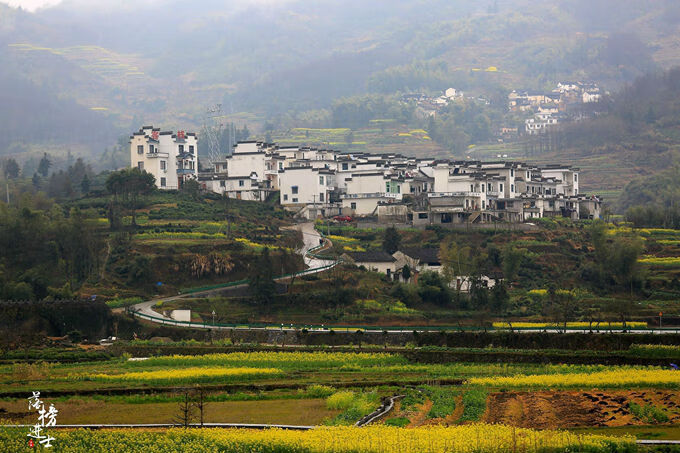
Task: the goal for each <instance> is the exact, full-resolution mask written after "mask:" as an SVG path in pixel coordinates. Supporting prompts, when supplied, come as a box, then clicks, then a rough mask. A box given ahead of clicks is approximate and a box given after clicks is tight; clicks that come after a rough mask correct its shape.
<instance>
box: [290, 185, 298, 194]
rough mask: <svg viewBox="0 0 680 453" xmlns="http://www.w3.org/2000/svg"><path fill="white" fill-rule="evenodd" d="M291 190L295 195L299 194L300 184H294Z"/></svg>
mask: <svg viewBox="0 0 680 453" xmlns="http://www.w3.org/2000/svg"><path fill="white" fill-rule="evenodd" d="M290 191H291V192H292V193H293V195H297V193H298V186H292V187H291V188H290Z"/></svg>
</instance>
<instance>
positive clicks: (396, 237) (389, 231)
mask: <svg viewBox="0 0 680 453" xmlns="http://www.w3.org/2000/svg"><path fill="white" fill-rule="evenodd" d="M400 246H401V234H399V231H397V229H396V228H395V227H394V226H391V227H387V228H385V233H384V234H383V241H382V248H383V250H384V251H386V252H387V253H389V254H390V255H391V254H393V253H394V252H396V251H397V250H399V247H400Z"/></svg>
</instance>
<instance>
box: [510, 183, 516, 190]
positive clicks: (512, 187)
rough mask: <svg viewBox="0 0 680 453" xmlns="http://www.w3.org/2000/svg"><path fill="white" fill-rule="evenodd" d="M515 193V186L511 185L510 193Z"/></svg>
mask: <svg viewBox="0 0 680 453" xmlns="http://www.w3.org/2000/svg"><path fill="white" fill-rule="evenodd" d="M514 191H515V185H514V184H510V192H514Z"/></svg>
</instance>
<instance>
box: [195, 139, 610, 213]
mask: <svg viewBox="0 0 680 453" xmlns="http://www.w3.org/2000/svg"><path fill="white" fill-rule="evenodd" d="M578 177H579V174H578V169H576V168H572V167H569V166H562V165H550V166H546V167H542V168H541V167H537V166H535V165H528V164H525V163H521V162H477V161H448V160H435V159H421V158H414V157H405V156H402V155H398V154H368V153H345V152H339V151H333V150H325V149H315V148H309V147H299V146H277V145H276V144H268V143H262V142H255V141H250V142H241V143H238V144H237V145H236V146H235V147H234V151H233V153H232V154H231V155H230V156H228V157H227V158H226V159H225V160H224V161H221V162H217V163H216V164H215V170H214V171H212V172H209V173H201V174H199V176H198V180H199V182H200V184H201V185H202V186H203V187H204V188H205V189H206V190H209V191H213V192H216V193H220V194H225V195H227V196H229V197H232V198H239V199H242V200H265V199H267V198H268V197H269V196H270V194H271V193H272V192H276V191H278V192H280V196H279V199H280V203H281V205H283V206H284V207H285V208H286V209H288V210H291V211H293V212H295V213H296V215H297V216H299V217H303V218H310V219H311V218H317V217H332V216H337V215H346V216H352V217H369V218H375V219H377V220H378V221H381V222H392V223H410V224H412V225H414V226H418V225H422V226H426V225H436V224H452V223H458V224H461V223H487V222H523V221H526V220H529V219H534V218H541V217H557V216H559V217H568V218H571V219H579V218H586V219H592V218H598V217H600V207H601V202H600V199H599V198H597V197H594V196H586V195H584V194H581V193H580V192H579V181H578Z"/></svg>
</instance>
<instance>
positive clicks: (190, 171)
mask: <svg viewBox="0 0 680 453" xmlns="http://www.w3.org/2000/svg"><path fill="white" fill-rule="evenodd" d="M194 173H196V170H193V169H191V168H178V169H177V174H178V175H193V174H194Z"/></svg>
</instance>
